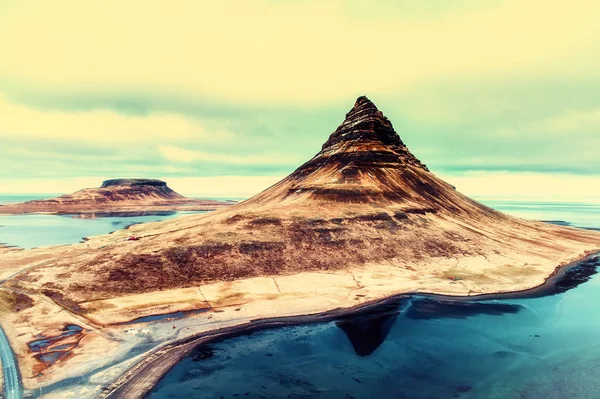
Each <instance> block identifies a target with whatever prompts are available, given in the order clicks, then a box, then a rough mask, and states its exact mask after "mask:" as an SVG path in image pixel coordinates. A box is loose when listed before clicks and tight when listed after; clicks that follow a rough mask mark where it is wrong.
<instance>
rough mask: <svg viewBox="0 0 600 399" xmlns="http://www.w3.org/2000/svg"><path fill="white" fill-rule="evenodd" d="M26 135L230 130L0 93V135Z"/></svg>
mask: <svg viewBox="0 0 600 399" xmlns="http://www.w3.org/2000/svg"><path fill="white" fill-rule="evenodd" d="M18 136H21V137H27V138H29V139H34V140H35V139H49V138H50V139H52V140H55V141H57V140H65V141H74V142H108V143H124V142H138V143H139V142H141V143H143V142H153V141H161V140H168V141H169V142H177V141H181V140H191V139H193V140H209V139H210V140H211V141H215V140H229V139H232V138H233V135H232V133H230V132H227V131H223V130H217V131H210V130H208V129H206V128H205V127H203V126H202V124H201V123H199V122H198V121H197V120H194V119H189V118H185V117H183V116H181V115H176V114H166V113H153V114H151V115H146V116H133V115H123V114H121V113H117V112H114V111H110V110H93V111H87V112H64V111H55V110H38V109H35V108H30V107H27V106H23V105H17V104H12V103H10V102H9V101H8V100H7V99H6V98H3V97H1V96H0V137H18Z"/></svg>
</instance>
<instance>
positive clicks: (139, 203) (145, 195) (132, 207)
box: [0, 179, 228, 214]
mask: <svg viewBox="0 0 600 399" xmlns="http://www.w3.org/2000/svg"><path fill="white" fill-rule="evenodd" d="M226 205H228V203H225V202H221V201H212V200H195V199H191V198H186V197H184V196H183V195H181V194H178V193H177V192H175V191H173V190H172V189H171V188H170V187H169V186H168V185H167V183H166V182H164V181H162V180H157V179H112V180H105V181H104V182H102V185H101V186H100V187H99V188H85V189H83V190H79V191H77V192H74V193H72V194H65V195H61V196H60V197H56V198H48V199H42V200H33V201H27V202H23V203H20V204H11V205H5V206H0V214H2V213H5V214H6V213H13V214H14V213H89V212H126V211H132V212H134V211H154V210H212V209H216V208H218V207H222V206H226Z"/></svg>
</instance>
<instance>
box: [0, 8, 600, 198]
mask: <svg viewBox="0 0 600 399" xmlns="http://www.w3.org/2000/svg"><path fill="white" fill-rule="evenodd" d="M598 15H600V2H598V1H597V0H571V1H568V2H564V1H548V0H544V1H541V0H429V1H427V2H424V1H421V0H414V1H409V0H396V1H393V0H381V1H358V0H339V1H337V0H332V1H321V0H305V1H301V0H279V1H277V0H243V1H242V0H239V1H233V0H222V1H202V0H196V1H178V0H170V1H168V2H167V1H152V0H143V1H142V0H140V1H137V0H128V1H126V2H124V1H113V0H99V1H95V0H88V1H85V2H84V1H80V0H73V1H67V0H65V1H63V0H55V1H52V2H50V1H44V0H39V1H30V0H0V193H68V192H72V191H75V190H77V189H80V188H83V187H94V186H98V185H99V184H100V183H101V181H102V180H104V179H108V178H117V177H149V178H161V179H164V180H166V181H167V182H168V183H169V185H170V186H171V187H173V188H174V189H176V190H178V191H180V192H181V193H183V194H187V195H195V196H212V197H224V196H227V197H248V196H250V195H253V194H255V193H256V192H258V191H260V190H262V189H264V188H266V187H267V186H269V185H271V184H273V183H274V182H276V181H277V180H279V179H280V178H282V177H284V176H286V175H287V174H289V173H290V172H292V171H293V170H294V169H295V168H296V167H297V166H299V165H300V164H301V163H303V162H304V161H305V160H307V159H309V158H311V157H312V156H313V155H314V154H315V153H317V152H318V151H319V149H320V147H321V145H322V144H323V142H325V141H326V139H327V137H328V136H329V134H331V133H332V132H333V131H334V130H335V128H336V127H337V126H338V125H339V124H340V123H341V122H342V121H343V119H344V115H345V113H346V112H347V111H348V110H349V109H350V108H351V107H352V105H353V104H354V101H355V99H356V97H358V96H360V95H367V96H368V97H369V98H370V99H371V100H372V101H373V102H374V103H375V104H376V105H377V106H378V107H379V109H380V110H382V111H383V113H384V114H385V115H386V116H387V117H388V118H389V119H390V120H391V121H392V123H393V124H394V127H395V128H396V130H397V132H398V133H399V134H400V137H401V138H402V140H403V141H404V142H405V143H406V144H407V146H408V147H409V149H410V150H411V151H412V152H413V153H414V154H415V155H416V156H417V157H418V158H420V159H421V160H422V161H423V162H424V163H425V164H427V165H428V167H429V168H430V169H431V170H432V171H433V172H435V173H436V174H438V175H440V176H441V177H443V178H444V179H445V180H447V181H448V182H450V183H452V184H454V185H455V186H457V188H458V189H459V190H460V191H462V192H464V193H466V194H468V195H474V196H480V197H504V196H522V197H548V198H559V197H577V198H598V199H599V200H600V155H599V149H600V96H599V95H598V93H600V24H598V23H597V16H598Z"/></svg>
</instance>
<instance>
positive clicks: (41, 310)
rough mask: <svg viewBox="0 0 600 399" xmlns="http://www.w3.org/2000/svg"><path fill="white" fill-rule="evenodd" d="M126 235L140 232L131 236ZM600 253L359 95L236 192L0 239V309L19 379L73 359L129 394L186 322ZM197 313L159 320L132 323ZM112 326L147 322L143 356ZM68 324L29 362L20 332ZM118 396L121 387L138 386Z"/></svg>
mask: <svg viewBox="0 0 600 399" xmlns="http://www.w3.org/2000/svg"><path fill="white" fill-rule="evenodd" d="M129 234H135V235H136V236H137V237H139V238H140V240H139V241H127V240H126V237H127V236H128V235H129ZM599 250H600V233H598V232H594V231H586V230H579V229H575V228H569V227H562V226H555V225H550V224H545V223H542V222H535V221H528V220H523V219H518V218H515V217H511V216H507V215H504V214H502V213H500V212H497V211H494V210H493V209H490V208H488V207H486V206H484V205H482V204H479V203H478V202H476V201H473V200H471V199H469V198H468V197H466V196H464V195H462V194H460V193H459V192H458V191H457V190H456V189H455V188H454V187H453V186H452V185H450V184H448V183H446V182H444V181H442V180H440V179H439V178H437V177H436V176H435V175H434V174H433V173H431V172H430V171H429V170H428V169H427V167H426V166H425V165H424V164H422V163H421V162H420V161H419V160H418V159H417V158H416V157H415V156H414V155H413V154H412V153H411V152H410V151H409V150H408V149H407V147H406V146H405V145H404V143H403V142H402V140H401V139H400V137H399V136H398V134H397V133H396V132H395V131H394V129H393V127H392V124H391V123H390V121H389V120H388V119H387V118H386V117H385V116H384V115H383V114H382V113H381V112H380V111H379V110H378V109H377V108H376V107H375V105H374V104H373V103H372V102H371V101H369V100H368V99H367V98H366V97H360V98H359V99H358V100H357V101H356V103H355V105H354V107H353V108H352V110H350V112H349V113H348V114H347V115H346V119H345V120H344V122H343V123H342V124H341V125H340V126H339V127H338V128H337V130H336V131H335V132H333V134H331V136H330V137H329V139H328V140H327V141H326V142H325V144H324V145H323V147H322V149H321V151H320V152H319V153H317V154H316V155H315V156H314V157H313V158H312V159H311V160H309V161H308V162H306V163H305V164H304V165H302V166H300V167H299V168H298V169H297V170H296V171H294V172H293V173H292V174H291V175H289V176H288V177H286V178H285V179H283V180H281V181H280V182H279V183H277V184H275V185H273V186H272V187H270V188H268V189H267V190H265V191H263V192H262V193H260V194H258V195H256V196H254V197H253V198H251V199H249V200H247V201H244V202H242V203H240V204H236V205H233V206H230V207H227V208H225V209H222V210H218V211H216V212H211V213H209V214H203V215H192V216H189V217H183V218H178V219H174V220H168V221H164V222H157V223H148V224H142V225H135V226H132V227H130V229H129V230H127V231H126V232H125V231H117V232H115V233H114V234H111V235H107V236H99V237H92V238H91V239H90V240H89V241H87V242H86V243H84V244H75V245H70V246H61V247H52V248H40V249H33V250H27V251H19V250H9V249H5V250H4V252H2V250H0V264H1V265H2V266H1V268H0V280H4V282H3V283H2V291H3V292H5V293H6V294H5V295H6V296H7V298H8V297H9V298H10V300H6V301H5V302H6V303H7V305H6V306H5V308H4V309H5V310H4V313H3V314H0V316H1V317H0V322H2V325H3V326H4V327H5V330H7V335H8V337H9V339H10V340H11V343H12V345H13V347H14V349H15V352H16V353H17V356H18V358H19V366H20V370H21V374H22V376H23V380H24V384H25V386H26V387H27V388H28V389H35V388H38V387H43V386H47V385H49V384H51V383H53V382H56V381H59V380H61V379H65V378H68V377H73V376H79V375H81V374H82V373H84V372H85V373H91V374H90V375H94V378H93V379H92V378H91V377H90V380H93V381H95V384H96V385H95V386H94V388H89V389H90V390H91V391H90V392H93V395H97V394H98V392H99V389H100V388H99V387H100V386H102V385H108V384H110V383H111V382H113V381H115V380H117V379H118V377H119V376H121V378H120V379H118V380H117V385H119V386H124V385H123V384H126V383H127V381H128V380H129V379H130V377H129V376H130V374H131V373H133V372H131V373H130V374H128V373H127V370H138V374H137V375H136V378H137V380H136V381H139V384H140V385H139V386H134V387H132V386H130V387H129V388H128V389H129V390H128V391H127V392H129V393H131V392H134V391H136V392H141V393H139V395H142V394H143V392H144V390H147V389H148V387H150V386H151V384H152V383H153V382H155V381H156V379H157V378H158V377H160V372H156V373H155V374H152V373H153V372H152V371H149V370H151V369H152V362H156V363H160V362H161V361H162V360H161V359H164V358H161V356H162V355H161V353H166V352H165V351H168V348H169V347H168V345H170V344H171V343H174V342H184V341H185V340H189V339H191V338H193V337H195V336H198V334H207V333H210V332H211V331H214V330H216V329H218V328H229V327H232V326H238V325H245V324H244V323H248V322H250V321H252V320H255V319H264V318H268V317H287V316H297V315H309V314H317V313H320V312H327V311H331V310H333V309H338V308H343V309H347V308H352V307H355V306H361V305H363V304H368V303H372V302H375V301H380V300H382V299H384V298H386V297H389V296H392V295H397V294H400V293H407V292H421V293H436V294H445V295H455V296H471V295H480V294H489V293H503V292H512V291H519V290H526V289H530V288H532V287H536V286H539V285H541V284H543V283H544V281H545V280H546V279H547V278H548V276H550V275H551V274H552V273H553V272H554V271H555V270H556V269H557V267H559V266H564V265H567V264H569V263H570V262H574V261H577V260H579V259H582V258H584V257H585V256H586V255H588V254H590V253H593V252H596V251H599ZM19 295H21V296H19ZM19 298H21V299H20V300H19ZM25 298H29V301H27V300H26V299H25ZM19 303H23V304H22V305H18V304H19ZM198 310H203V312H202V313H194V314H190V315H189V317H185V318H183V319H181V320H175V321H171V322H168V323H167V324H164V325H163V324H160V323H149V324H148V323H146V322H142V321H139V322H138V321H137V319H138V318H140V317H144V316H149V315H156V314H169V313H172V312H187V311H198ZM6 323H10V325H11V326H12V327H13V328H12V330H10V331H9V330H8V329H7V328H6V327H7V324H6ZM124 323H136V324H134V325H135V326H137V327H140V326H141V327H140V328H148V329H149V330H148V331H150V330H151V335H150V336H151V337H152V339H154V340H155V341H153V342H156V345H155V347H154V349H152V350H151V351H149V352H148V353H147V354H146V357H145V359H146V360H142V361H141V362H139V360H140V359H137V360H135V361H133V360H127V361H125V360H123V353H124V352H126V350H128V349H131V348H133V347H136V346H135V345H140V344H139V342H142V338H137V337H138V336H137V335H134V336H132V338H130V335H128V334H130V333H128V332H127V331H128V330H127V329H128V328H130V327H129V325H128V324H127V325H126V324H124ZM67 324H76V325H78V326H82V327H83V328H84V330H82V331H80V332H77V334H71V335H67V336H66V338H65V339H67V340H68V341H67V344H68V345H72V346H73V348H74V349H73V350H72V352H69V354H68V355H64V357H63V358H61V361H59V362H57V363H56V364H53V365H50V366H48V365H47V364H45V365H42V366H44V367H40V363H39V361H38V360H37V358H36V356H38V354H37V353H35V351H32V349H31V342H32V341H34V340H35V339H36V338H35V337H36V336H38V335H40V334H41V335H42V336H59V337H60V336H64V335H65V333H64V331H65V328H67ZM165 326H167V327H165ZM171 326H172V329H171ZM144 337H145V338H143V339H150V338H148V337H149V336H146V335H144ZM57 339H63V338H57ZM182 340H184V341H182ZM144 342H145V341H144ZM185 342H189V341H185ZM165 345H167V346H165ZM186 348H187V346H186ZM186 350H187V349H186ZM161 351H162V352H161ZM175 352H177V351H175ZM175 352H171V353H175ZM183 352H185V351H183ZM183 352H181V353H183ZM99 354H101V356H100V355H99ZM99 356H100V357H101V359H99ZM172 356H174V355H172ZM177 356H179V355H177ZM177 356H175V358H172V359H171V360H172V361H175V360H176V358H177ZM38 357H39V356H38ZM173 359H175V360H173ZM136 362H137V363H136ZM136 364H137V365H136ZM101 367H102V369H101ZM132 367H133V368H132ZM163 368H164V367H163ZM94 370H104V371H101V372H100V371H97V372H96V373H97V374H93V373H94ZM106 370H111V373H112V374H111V373H109V372H108V371H106ZM139 370H145V371H143V372H142V371H139ZM152 370H154V369H152ZM161 370H162V369H161ZM161 372H164V370H163V371H161ZM40 373H41V374H40ZM134 388H135V389H134ZM65 389H66V388H65ZM73 389H75V388H73ZM78 389H79V388H78ZM82 389H83V388H82ZM86 389H87V388H86ZM117 391H118V389H117V390H113V391H111V392H117ZM86 392H87V391H86ZM57 395H59V394H57ZM77 395H79V396H77ZM86 395H88V394H84V393H83V391H81V392H78V393H77V394H76V396H77V397H86ZM93 395H92V394H89V395H88V396H89V397H92V396H93ZM127 395H129V394H127ZM127 395H125V396H120V397H138V396H135V395H134V396H127ZM117 396H118V395H117ZM48 397H52V396H51V395H50V396H48ZM55 397H60V395H59V396H55Z"/></svg>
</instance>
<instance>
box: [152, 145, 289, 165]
mask: <svg viewBox="0 0 600 399" xmlns="http://www.w3.org/2000/svg"><path fill="white" fill-rule="evenodd" d="M159 151H160V153H161V154H162V155H163V156H164V157H165V158H166V159H167V160H169V161H171V162H194V161H202V162H218V163H223V164H232V165H273V164H275V165H297V164H298V163H299V162H301V160H299V159H297V157H294V156H284V155H280V154H272V155H267V154H261V155H248V156H243V155H230V154H218V153H210V152H206V151H190V150H186V149H183V148H178V147H173V146H166V145H165V146H160V147H159Z"/></svg>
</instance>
